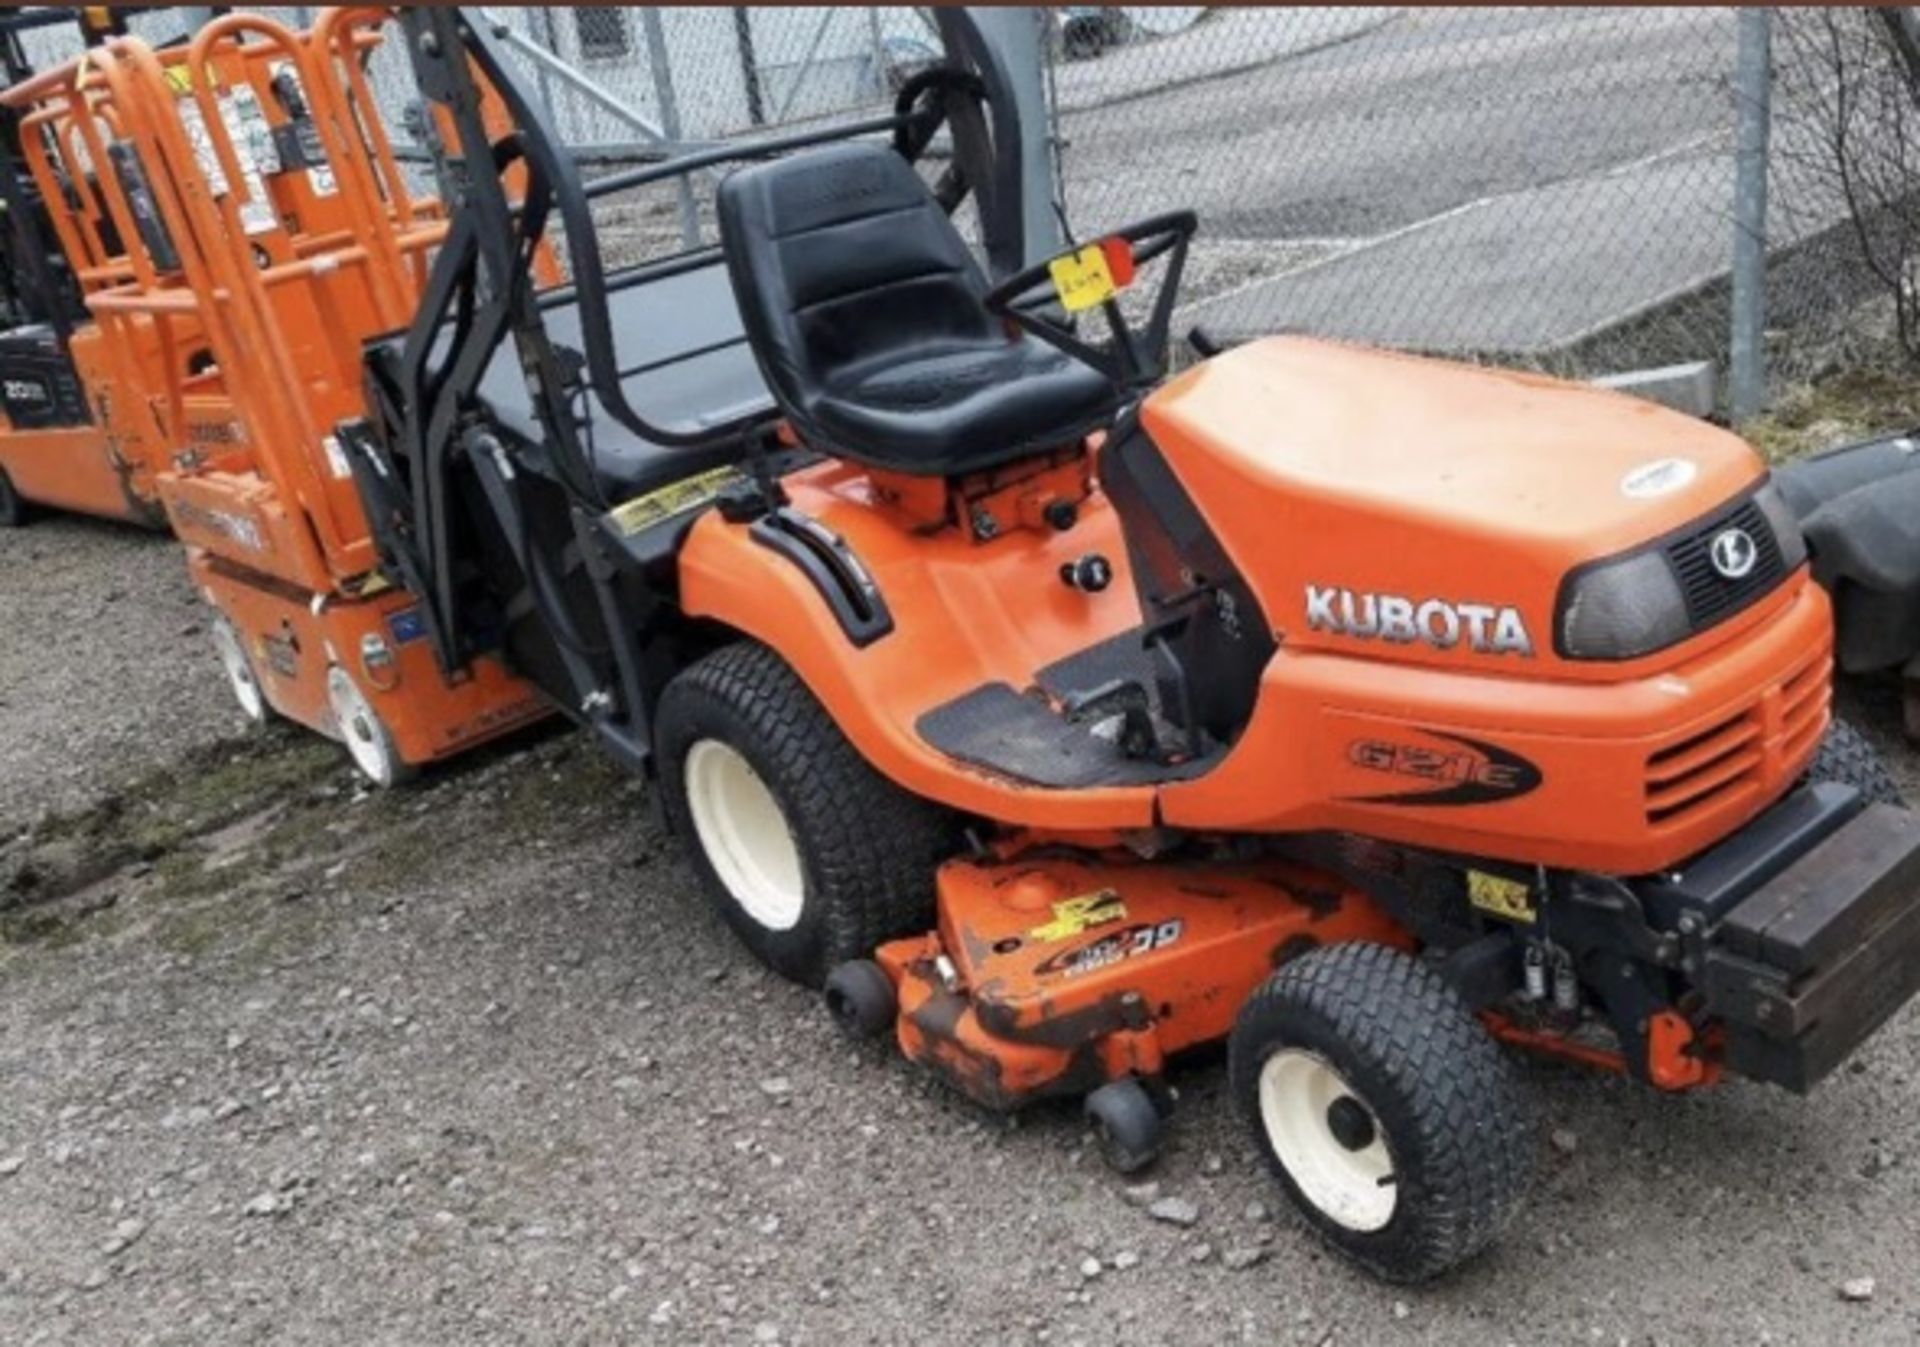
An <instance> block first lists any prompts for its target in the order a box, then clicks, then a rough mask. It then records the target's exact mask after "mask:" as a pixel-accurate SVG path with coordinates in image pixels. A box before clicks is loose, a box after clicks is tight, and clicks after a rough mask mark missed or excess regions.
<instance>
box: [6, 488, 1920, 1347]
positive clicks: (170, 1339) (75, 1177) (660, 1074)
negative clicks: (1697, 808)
mask: <svg viewBox="0 0 1920 1347" xmlns="http://www.w3.org/2000/svg"><path fill="white" fill-rule="evenodd" d="M1850 705H1852V707H1853V709H1855V710H1856V711H1857V712H1859V713H1860V714H1862V715H1864V716H1865V717H1866V718H1867V719H1868V720H1869V721H1870V723H1871V724H1872V725H1873V726H1874V728H1875V729H1876V732H1878V733H1879V734H1881V736H1882V738H1883V742H1885V743H1886V745H1887V746H1888V747H1889V748H1890V749H1893V750H1894V751H1896V752H1897V754H1898V757H1897V759H1896V761H1897V762H1898V764H1899V766H1900V769H1901V771H1902V774H1903V776H1904V778H1905V780H1906V781H1907V783H1908V785H1909V789H1913V788H1914V787H1915V785H1916V784H1920V775H1917V774H1916V772H1915V770H1914V769H1915V765H1916V759H1915V756H1914V755H1913V754H1912V753H1911V752H1910V751H1908V750H1906V749H1904V748H1901V747H1899V746H1898V745H1897V744H1895V743H1894V741H1893V737H1892V725H1893V710H1894V707H1893V704H1892V702H1891V700H1890V699H1889V698H1888V697H1886V696H1885V695H1884V694H1870V695H1866V696H1864V697H1863V696H1860V695H1858V694H1850ZM0 905H4V910H3V911H0V1342H4V1343H8V1344H21V1345H23V1347H24V1345H25V1344H38V1343H74V1344H108V1343H112V1344H123V1343H124V1344H133V1343H181V1344H193V1345H194V1347H205V1345H206V1344H215V1343H242V1342H245V1343H255V1342H276V1343H281V1342H285V1343H324V1344H339V1343H342V1342H351V1343H355V1344H408V1345H409V1347H416V1345H420V1344H438V1343H449V1344H463V1345H464V1344H482V1343H549V1342H551V1343H561V1342H566V1343H573V1342H616V1341H621V1342H661V1343H680V1342H688V1343H694V1342H698V1343H731V1342H753V1343H767V1342H788V1343H802V1342H812V1343H820V1344H829V1343H833V1344H838V1343H868V1342H871V1343H880V1342H886V1343H896V1342H904V1341H913V1342H930V1343H931V1342H954V1343H959V1342H970V1343H971V1342H996V1343H997V1342H1048V1343H1062V1344H1065V1343H1082V1342H1084V1343H1106V1342H1141V1343H1147V1342H1154V1343H1162V1342H1175V1341H1179V1342H1189V1341H1191V1342H1200V1341H1206V1342H1218V1341H1229V1342H1232V1341H1250V1342H1251V1341H1259V1342H1278V1343H1310V1344H1321V1343H1388V1344H1391V1343H1399V1342H1405V1343H1414V1342H1422V1343H1427V1342H1443V1343H1453V1342H1457V1343H1475V1344H1481V1343H1502V1342H1516V1343H1532V1342H1574V1343H1595V1342H1597V1343H1607V1344H1612V1343H1629V1344H1634V1347H1640V1345H1641V1344H1649V1343H1676V1344H1677V1343H1753V1342H1776V1343H1788V1342H1806V1343H1832V1342H1840V1341H1848V1342H1904V1341H1911V1340H1913V1339H1914V1337H1915V1336H1916V1335H1920V1289H1916V1287H1915V1285H1914V1281H1913V1275H1912V1274H1913V1269H1914V1267H1915V1265H1916V1258H1917V1257H1920V1141H1916V1137H1915V1132H1914V1129H1913V1126H1912V1118H1913V1114H1914V1102H1915V1098H1916V1095H1917V1094H1920V1015H1916V1014H1913V1013H1909V1014H1907V1015H1904V1016H1902V1017H1901V1018H1900V1019H1898V1020H1897V1021H1896V1022H1895V1023H1894V1024H1892V1025H1891V1026H1889V1027H1888V1028H1887V1029H1886V1030H1884V1031H1883V1032H1882V1033H1881V1034H1880V1035H1879V1036H1878V1037H1877V1038H1876V1039H1875V1040H1874V1041H1873V1043H1872V1044H1871V1045H1870V1046H1869V1048H1868V1049H1867V1050H1866V1052H1865V1053H1864V1055H1863V1056H1862V1057H1861V1058H1860V1059H1859V1060H1858V1061H1857V1062H1856V1063H1855V1064H1854V1065H1853V1068H1852V1069H1851V1070H1848V1071H1845V1072H1842V1073H1841V1074H1840V1075H1839V1076H1838V1078H1837V1079H1835V1080H1833V1081H1831V1082H1829V1083H1828V1084H1827V1085H1826V1086H1825V1087H1824V1088H1823V1089H1822V1090H1821V1091H1820V1092H1819V1093H1818V1094H1817V1095H1816V1096H1815V1097H1814V1098H1812V1099H1808V1100H1799V1099H1795V1098H1791V1097H1789V1096H1787V1095H1785V1094H1782V1093H1779V1092H1776V1091H1771V1090H1767V1089H1763V1088H1759V1087H1751V1086H1745V1085H1734V1086H1731V1087H1729V1088H1727V1089H1725V1090H1722V1091H1719V1092H1717V1093H1713V1094H1711V1095H1708V1096H1705V1097H1700V1098H1687V1099H1677V1100H1676V1099H1666V1098H1659V1097H1655V1096H1654V1095H1652V1094H1650V1093H1648V1092H1646V1091H1644V1090H1641V1089H1638V1088H1635V1087H1632V1086H1630V1085H1628V1084H1625V1083H1621V1082H1617V1081H1612V1080H1605V1079H1598V1078H1593V1077H1589V1076H1585V1075H1582V1074H1578V1073H1574V1072H1569V1071H1562V1070H1557V1069H1550V1068H1544V1067H1537V1066H1536V1067H1530V1068H1529V1075H1530V1079H1531V1083H1532V1088H1533V1089H1534V1090H1535V1092H1536V1094H1537V1097H1538V1102H1539V1106H1540V1109H1541V1111H1542V1112H1543V1114H1544V1116H1545V1118H1546V1120H1547V1122H1548V1126H1549V1129H1550V1131H1551V1144H1549V1145H1547V1146H1545V1147H1544V1148H1543V1153H1542V1157H1541V1174H1540V1181H1539V1183H1538V1186H1537V1189H1536V1191H1535V1194H1534V1197H1533V1200H1532V1202H1531V1204H1530V1205H1529V1206H1528V1208H1527V1209H1526V1210H1525V1211H1524V1213H1523V1214H1522V1216H1521V1217H1520V1219H1519V1221H1518V1223H1517V1225H1516V1227H1515V1228H1514V1229H1513V1230H1512V1231H1511V1232H1510V1233H1509V1235H1508V1236H1507V1238H1506V1239H1505V1241H1504V1243H1502V1244H1501V1245H1500V1246H1499V1247H1498V1248H1496V1249H1495V1250H1494V1251H1493V1253H1492V1254H1491V1255H1490V1256H1488V1257H1486V1258H1485V1259H1483V1260H1482V1261H1480V1262H1478V1263H1476V1264H1475V1265H1473V1266H1471V1267H1470V1268H1468V1269H1466V1270H1465V1271H1464V1272H1463V1273H1462V1274H1461V1275H1459V1276H1456V1277H1455V1278H1453V1279H1451V1280H1450V1281H1447V1282H1445V1283H1444V1284H1442V1285H1440V1286H1438V1287H1436V1288H1433V1289H1429V1290H1423V1291H1408V1290H1396V1289H1392V1288H1386V1287H1382V1286H1379V1285H1376V1284H1374V1283H1372V1282H1370V1281H1368V1280H1366V1279H1365V1278H1364V1277H1362V1276H1360V1275H1358V1274H1356V1273H1355V1272H1353V1271H1351V1270H1350V1269H1349V1268H1348V1267H1346V1266H1345V1265H1344V1264H1342V1263H1341V1262H1339V1261H1338V1260H1337V1259H1334V1258H1332V1257H1330V1256H1329V1255H1327V1254H1326V1253H1325V1252H1323V1251H1322V1250H1321V1249H1320V1248H1319V1247H1318V1246H1317V1245H1316V1244H1315V1242H1314V1241H1313V1239H1312V1238H1311V1237H1309V1236H1308V1235H1307V1234H1306V1233H1305V1232H1304V1231H1303V1230H1302V1228H1301V1227H1299V1226H1298V1225H1297V1224H1296V1223H1295V1222H1294V1221H1293V1219H1292V1218H1291V1216H1290V1215H1289V1214H1288V1213H1287V1212H1286V1211H1285V1209H1284V1208H1283V1206H1282V1203H1281V1200H1280V1198H1279V1194H1278V1193H1277V1191H1276V1190H1275V1189H1274V1188H1273V1187H1272V1185H1271V1183H1270V1181H1269V1180H1268V1179H1267V1178H1266V1177H1265V1176H1264V1175H1263V1174H1262V1173H1261V1172H1259V1170H1258V1169H1257V1167H1256V1163H1255V1158H1254V1155H1253V1152H1252V1149H1251V1146H1250V1144H1249V1142H1248V1140H1247V1139H1246V1138H1245V1137H1244V1135H1243V1134H1242V1132H1241V1130H1240V1124H1239V1123H1238V1121H1237V1120H1236V1119H1235V1118H1234V1117H1233V1116H1232V1115H1231V1112H1230V1110H1229V1108H1228V1107H1227V1102H1226V1100H1225V1099H1224V1098H1223V1097H1222V1096H1223V1083H1224V1073H1223V1070H1222V1067H1221V1064H1220V1063H1219V1062H1218V1061H1217V1060H1213V1059H1206V1060H1201V1061H1197V1062H1190V1063H1186V1064H1184V1065H1182V1066H1181V1068H1180V1069H1179V1070H1178V1072H1177V1074H1176V1077H1175V1081H1176V1084H1177V1085H1178V1087H1179V1089H1180V1090H1181V1093H1182V1114H1181V1117H1180V1120H1179V1123H1178V1125H1177V1128H1176V1139H1175V1141H1174V1144H1173V1146H1172V1148H1171V1151H1170V1153H1169V1154H1168V1155H1167V1156H1166V1157H1165V1158H1164V1159H1163V1161H1162V1162H1161V1163H1160V1165H1159V1166H1158V1168H1157V1169H1156V1170H1155V1171H1154V1172H1153V1173H1152V1174H1151V1175H1150V1176H1148V1178H1149V1179H1150V1182H1151V1183H1152V1184H1153V1185H1154V1187H1153V1189H1152V1190H1150V1191H1142V1190H1137V1189H1131V1188H1130V1187H1129V1184H1128V1183H1127V1182H1125V1181H1123V1180H1120V1179H1118V1178H1116V1177H1114V1176H1112V1175H1110V1174H1109V1173H1108V1172H1106V1171H1105V1169H1104V1168H1103V1167H1102V1166H1101V1165H1100V1164H1099V1162H1098V1161H1097V1159H1096V1158H1095V1157H1094V1155H1093V1154H1092V1153H1091V1152H1090V1150H1089V1146H1088V1140H1087V1137H1086V1135H1085V1134H1084V1131H1083V1128H1082V1126H1081V1124H1080V1121H1079V1118H1078V1116H1077V1114H1076V1112H1075V1111H1074V1110H1072V1109H1068V1108H1064V1107H1062V1108H1050V1109H1043V1110H1040V1111H1038V1112H1035V1113H1032V1114H1030V1115H1027V1116H1025V1117H1022V1118H1020V1119H1017V1120H1011V1121H1010V1120H1003V1119H999V1118H996V1117H992V1116H989V1115H987V1114H984V1113H981V1112H979V1111H978V1110H976V1109H974V1108H972V1107H970V1106H969V1105H967V1104H965V1103H964V1102H962V1101H960V1100H959V1099H957V1098H955V1097H953V1096H952V1095H950V1094H948V1093H947V1092H945V1091H944V1090H942V1089H941V1088H940V1087H938V1086H937V1085H935V1084H934V1083H933V1082H932V1081H930V1080H928V1079H925V1078H923V1077H922V1076H920V1075H919V1074H917V1073H916V1072H915V1071H914V1070H912V1069H910V1068H909V1067H908V1066H907V1065H905V1064H904V1063H902V1062H900V1061H899V1060H897V1059H895V1058H893V1057H891V1056H889V1055H888V1054H887V1053H886V1052H884V1051H880V1050H877V1049H875V1050H867V1049H853V1048H850V1047H848V1046H847V1045H845V1044H844V1043H842V1042H841V1041H840V1040H839V1039H838V1038H837V1037H836V1036H835V1034H834V1033H833V1032H832V1030H831V1029H830V1027H829V1026H828V1024H827V1023H826V1022H825V1018H824V1016H823V1015H822V1014H821V1013H820V1012H819V1011H818V1009H817V1008H816V1006H815V1003H814V1001H813V998H812V997H811V996H809V995H808V994H806V993H804V992H801V991H799V990H796V989H794V988H792V987H789V986H787V985H785V984H782V983H780V982H778V981H777V980H775V979H773V978H772V977H771V976H769V975H767V974H765V973H763V972H761V971H759V970H758V968H757V967H756V966H755V965H753V964H752V963H751V962H750V961H749V959H748V958H747V956H746V955H745V954H744V953H743V952H742V950H741V949H740V948H739V946H738V945H737V944H736V943H735V942H734V941H733V940H732V939H731V937H730V936H729V935H728V933H727V932H726V931H725V929H724V928H723V927H722V925H721V924H720V923H719V921H718V920H716V919H715V918H714V917H712V916H711V915H710V914H709V913H708V912H707V911H706V909H705V908H704V906H703V904H702V901H701V899H700V896H699V894H698V891H697V889H696V887H695V884H694V881H693V878H692V875H691V872H690V871H689V869H688V867H687V866H686V864H685V863H684V862H683V860H682V859H681V857H680V856H679V854H678V853H677V851H676V850H675V848H674V847H673V846H672V845H671V844H670V843H668V842H667V840H666V839H665V838H663V836H662V834H661V831H660V829H659V827H658V826H657V825H656V823H655V822H654V821H653V819H652V818H651V816H650V813H649V808H648V802H647V800H646V799H645V798H644V794H643V792H642V791H641V789H640V788H639V787H638V786H637V785H636V784H635V783H633V782H632V781H630V780H629V779H627V778H625V777H623V776H622V775H621V774H620V773H619V772H618V771H617V770H616V769H615V768H614V767H613V766H611V765H610V764H609V763H608V762H607V760H605V759H604V758H602V757H601V756H600V755H599V754H598V753H597V752H596V751H595V750H594V749H593V748H592V747H591V746H590V745H589V744H587V743H586V742H585V741H583V740H582V739H581V738H580V737H579V736H577V735H572V734H565V733H559V732H551V733H535V734H532V735H529V736H527V737H525V738H523V739H521V740H519V741H517V742H515V743H512V744H509V745H506V746H504V747H502V748H500V749H497V750H494V751H491V752H488V753H484V754H481V755H478V756H476V757H475V758H473V759H470V760H468V761H465V762H462V763H461V764H459V765H458V766H456V767H454V768H452V769H449V770H445V771H440V772H436V773H432V774H430V775H429V776H428V777H427V779H426V780H425V781H424V782H423V783H421V784H420V785H418V786H416V787H414V788H411V789H408V790H406V791H403V792H401V793H397V794H391V795H369V794H368V793H366V792H365V791H363V790H361V789H360V788H359V787H358V786H357V785H356V784H355V783H354V780H353V778H352V776H351V774H350V772H349V771H348V769H347V767H346V766H345V763H344V761H343V759H342V758H341V756H340V754H339V753H338V752H337V750H335V749H334V748H333V747H332V746H330V745H327V744H324V743H321V742H319V741H317V740H314V739H312V738H310V737H307V736H303V735H300V734H297V733H294V732H292V731H278V732H269V733H266V734H263V735H255V736H247V735H245V734H243V733H241V731H240V726H239V724H238V718H237V715H236V714H235V713H234V712H233V711H232V709H231V708H230V706H229V705H228V693H227V690H226V687H225V685H224V681H223V679H222V677H221V675H220V673H219V670H218V667H217V665H216V664H215V662H214V659H213V656H212V654H211V651H210V647H209V644H208V640H207V636H206V632H205V630H204V623H203V621H202V619H201V617H200V614H199V611H198V609H197V608H196V606H195V600H194V596H193V595H192V593H191V591H190V589H189V586H188V585H187V583H186V580H185V576H184V571H183V568H182V567H181V565H180V563H179V558H178V556H177V553H176V552H175V550H174V548H173V547H172V545H171V544H170V543H168V542H167V541H166V540H164V539H161V538H156V537H148V536H142V535H139V534H135V533H131V532H127V531H123V530H117V529H112V528H108V527H105V526H97V525H91V524H86V523H80V522H76V521H70V520H43V521H40V522H38V523H36V524H34V525H33V526H32V527H30V528H29V529H27V530H24V531H22V532H18V533H12V534H6V533H0ZM1152 1196H1172V1197H1180V1198H1184V1199H1188V1200H1190V1201H1191V1202H1192V1203H1193V1204H1194V1207H1195V1209H1196V1212H1195V1219H1194V1221H1193V1223H1192V1224H1191V1225H1180V1224H1172V1223H1168V1222H1165V1221H1163V1220H1159V1219H1156V1218H1155V1217H1154V1216H1153V1215H1151V1214H1150V1213H1149V1211H1148V1210H1147V1201H1148V1200H1149V1199H1150V1198H1151V1197H1152ZM1861 1278H1872V1279H1874V1290H1873V1293H1872V1295H1871V1298H1869V1299H1864V1300H1850V1299H1846V1298H1843V1296H1842V1294H1841V1288H1842V1286H1843V1285H1844V1284H1846V1283H1848V1282H1852V1281H1855V1280H1857V1279H1861ZM1855 1289H1856V1291H1858V1290H1859V1289H1860V1288H1858V1287H1856V1288H1855Z"/></svg>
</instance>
